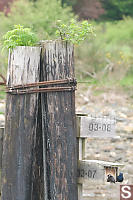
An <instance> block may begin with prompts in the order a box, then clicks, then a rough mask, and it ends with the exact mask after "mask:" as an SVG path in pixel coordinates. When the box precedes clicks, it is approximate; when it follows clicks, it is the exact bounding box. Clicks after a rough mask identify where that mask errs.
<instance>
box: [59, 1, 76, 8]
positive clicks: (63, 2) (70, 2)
mask: <svg viewBox="0 0 133 200" xmlns="http://www.w3.org/2000/svg"><path fill="white" fill-rule="evenodd" d="M76 3H77V0H71V1H70V0H62V5H65V4H66V5H68V6H72V7H73V6H74V5H75V4H76Z"/></svg>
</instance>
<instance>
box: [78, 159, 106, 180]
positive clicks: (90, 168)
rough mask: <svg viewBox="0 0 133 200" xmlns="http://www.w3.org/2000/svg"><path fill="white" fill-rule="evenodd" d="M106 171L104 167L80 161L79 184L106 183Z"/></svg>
mask: <svg viewBox="0 0 133 200" xmlns="http://www.w3.org/2000/svg"><path fill="white" fill-rule="evenodd" d="M104 179H105V169H104V167H102V166H100V165H97V164H95V163H89V161H87V160H80V161H79V162H78V183H84V182H85V181H93V180H94V181H96V180H97V181H104Z"/></svg>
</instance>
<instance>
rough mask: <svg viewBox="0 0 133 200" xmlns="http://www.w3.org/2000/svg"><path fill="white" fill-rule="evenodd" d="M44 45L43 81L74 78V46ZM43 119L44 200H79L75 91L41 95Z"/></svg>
mask: <svg viewBox="0 0 133 200" xmlns="http://www.w3.org/2000/svg"><path fill="white" fill-rule="evenodd" d="M42 46H43V51H42V60H41V63H42V66H43V68H42V71H41V76H42V77H41V81H44V80H58V79H66V78H73V77H74V55H73V54H74V52H73V46H71V45H69V44H67V43H64V42H61V41H47V42H45V43H44V44H42ZM42 116H43V136H44V137H43V138H44V160H45V163H44V164H45V166H44V169H45V171H44V177H45V192H46V193H47V195H46V196H45V200H50V199H51V200H55V199H56V200H77V199H78V191H77V153H76V131H75V130H76V126H75V92H74V91H68V92H67V91H66V92H63V91H62V92H49V93H47V94H42ZM46 198H47V199H46Z"/></svg>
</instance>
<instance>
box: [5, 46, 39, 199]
mask: <svg viewBox="0 0 133 200" xmlns="http://www.w3.org/2000/svg"><path fill="white" fill-rule="evenodd" d="M40 51H41V49H40V47H17V48H16V49H14V50H13V52H10V54H9V64H8V75H7V86H9V87H12V86H15V85H19V84H27V83H34V82H39V80H40V77H39V76H40ZM40 111H41V110H40V101H39V94H23V95H12V94H8V95H7V100H6V122H5V134H4V145H3V163H2V166H3V170H2V200H42V199H43V180H42V178H43V167H42V165H43V163H42V160H43V159H42V153H43V152H42V148H41V147H42V133H41V117H39V115H40V114H41V113H39V112H40Z"/></svg>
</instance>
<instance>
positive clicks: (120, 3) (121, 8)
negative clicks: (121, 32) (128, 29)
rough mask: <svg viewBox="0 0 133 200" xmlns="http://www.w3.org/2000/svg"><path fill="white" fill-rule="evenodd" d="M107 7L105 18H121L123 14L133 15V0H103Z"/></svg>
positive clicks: (104, 5)
mask: <svg viewBox="0 0 133 200" xmlns="http://www.w3.org/2000/svg"><path fill="white" fill-rule="evenodd" d="M101 2H102V5H103V8H104V9H105V15H104V19H105V20H108V19H109V20H120V19H122V18H123V16H131V17H132V16H133V1H132V0H109V1H107V0H101Z"/></svg>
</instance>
